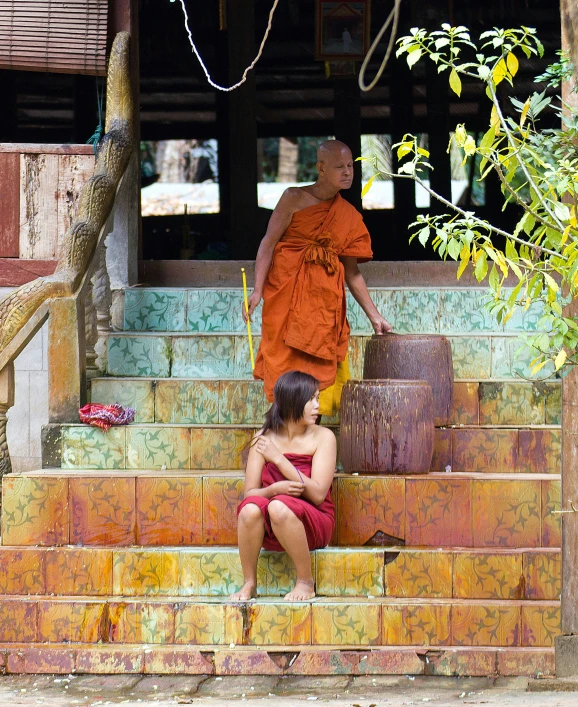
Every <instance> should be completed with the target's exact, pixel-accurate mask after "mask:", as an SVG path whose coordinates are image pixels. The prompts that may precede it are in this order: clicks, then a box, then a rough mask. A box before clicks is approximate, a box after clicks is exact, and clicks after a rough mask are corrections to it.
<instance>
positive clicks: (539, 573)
mask: <svg viewBox="0 0 578 707" xmlns="http://www.w3.org/2000/svg"><path fill="white" fill-rule="evenodd" d="M311 555H312V569H313V575H314V577H315V584H316V593H317V596H318V597H345V596H349V597H358V598H359V597H367V598H369V597H381V596H387V597H391V598H405V599H410V598H411V599H420V600H424V601H425V600H426V599H440V598H445V599H451V598H454V599H502V600H518V599H522V600H530V601H536V600H553V601H557V600H558V599H559V598H560V592H561V558H560V551H559V550H558V549H545V548H525V549H516V550H504V549H501V548H494V549H488V548H467V549H466V548H462V549H457V548H441V549H440V548H436V549H435V550H434V549H430V548H426V549H423V548H407V547H395V548H386V549H384V548H367V547H366V548H361V547H357V548H328V549H324V550H316V551H315V552H313V553H311ZM294 583H295V571H294V566H293V563H292V561H291V560H290V558H289V557H288V555H286V554H285V553H278V552H266V551H263V552H262V553H261V556H260V558H259V566H258V594H259V596H262V597H274V596H283V595H285V594H286V593H287V592H288V591H290V590H291V589H292V587H293V585H294ZM242 584H243V574H242V570H241V563H240V560H239V552H238V550H237V549H236V548H228V547H212V548H207V547H189V548H183V547H167V548H155V547H146V548H143V547H131V548H122V549H119V548H113V547H90V548H78V547H61V548H38V547H35V548H30V547H0V594H5V595H36V594H38V595H41V594H48V595H56V596H69V597H70V596H75V597H82V596H84V597H87V596H108V595H111V596H115V597H151V598H152V597H163V596H174V597H177V596H178V597H197V598H199V597H208V596H215V597H227V596H229V595H230V594H231V593H232V592H234V591H237V590H238V589H240V587H241V586H242Z"/></svg>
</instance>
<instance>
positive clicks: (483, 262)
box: [474, 253, 488, 282]
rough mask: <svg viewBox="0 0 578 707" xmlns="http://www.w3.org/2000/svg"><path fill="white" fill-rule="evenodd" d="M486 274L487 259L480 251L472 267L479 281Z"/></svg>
mask: <svg viewBox="0 0 578 707" xmlns="http://www.w3.org/2000/svg"><path fill="white" fill-rule="evenodd" d="M487 274H488V259H487V257H486V254H485V253H481V254H480V255H479V257H478V259H477V260H476V267H475V268H474V275H475V276H476V280H477V281H478V282H481V281H482V280H483V279H484V278H485V277H486V275H487Z"/></svg>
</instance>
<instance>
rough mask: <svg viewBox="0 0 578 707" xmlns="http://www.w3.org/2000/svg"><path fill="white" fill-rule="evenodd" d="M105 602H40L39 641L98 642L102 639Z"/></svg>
mask: <svg viewBox="0 0 578 707" xmlns="http://www.w3.org/2000/svg"><path fill="white" fill-rule="evenodd" d="M105 609H106V604H105V603H104V602H99V603H96V602H82V601H40V602H38V641H39V642H41V643H70V642H73V643H80V642H82V643H97V642H98V641H101V640H102V638H103V637H102V619H103V616H104V612H105Z"/></svg>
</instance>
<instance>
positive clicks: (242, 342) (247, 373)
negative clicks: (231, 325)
mask: <svg viewBox="0 0 578 707" xmlns="http://www.w3.org/2000/svg"><path fill="white" fill-rule="evenodd" d="M260 345H261V337H260V336H253V354H254V356H255V360H257V352H258V351H259V346H260ZM229 377H230V378H251V379H252V378H253V369H252V367H251V351H250V349H249V339H248V337H247V335H246V334H245V335H244V336H242V335H237V336H236V337H235V367H234V375H231V376H229Z"/></svg>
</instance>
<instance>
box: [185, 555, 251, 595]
mask: <svg viewBox="0 0 578 707" xmlns="http://www.w3.org/2000/svg"><path fill="white" fill-rule="evenodd" d="M179 585H180V591H179V594H180V595H181V596H199V597H201V596H207V597H209V596H227V595H229V594H232V593H233V592H236V591H238V590H239V589H240V588H241V586H242V585H243V571H242V569H241V561H240V559H239V551H238V550H237V549H236V548H235V549H231V550H228V549H223V548H211V549H205V550H193V549H187V550H186V551H184V552H181V553H180V582H179Z"/></svg>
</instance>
